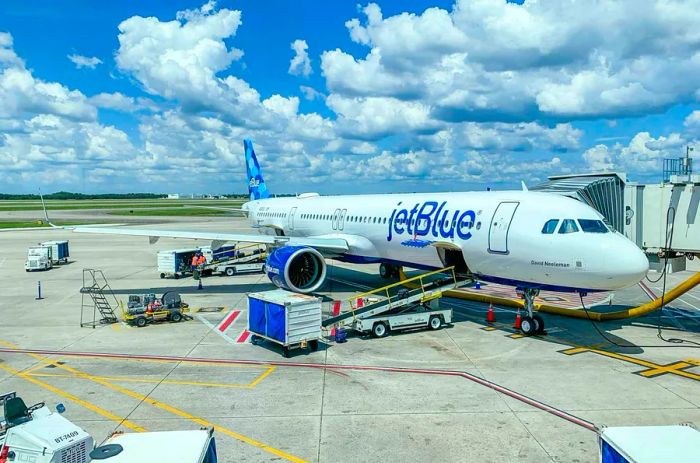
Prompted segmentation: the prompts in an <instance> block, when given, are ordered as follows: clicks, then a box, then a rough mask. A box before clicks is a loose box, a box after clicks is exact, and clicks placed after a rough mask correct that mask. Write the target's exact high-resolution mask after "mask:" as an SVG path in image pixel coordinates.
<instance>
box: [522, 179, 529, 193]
mask: <svg viewBox="0 0 700 463" xmlns="http://www.w3.org/2000/svg"><path fill="white" fill-rule="evenodd" d="M520 185H521V186H522V187H523V191H529V190H528V189H527V185H525V181H524V180H520Z"/></svg>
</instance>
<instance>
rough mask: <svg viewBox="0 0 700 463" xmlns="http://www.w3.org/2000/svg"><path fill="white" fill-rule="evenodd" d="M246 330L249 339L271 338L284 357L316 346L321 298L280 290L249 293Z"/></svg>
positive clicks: (319, 334) (316, 347)
mask: <svg viewBox="0 0 700 463" xmlns="http://www.w3.org/2000/svg"><path fill="white" fill-rule="evenodd" d="M248 331H250V333H251V334H252V336H251V342H252V343H253V344H258V343H260V342H262V341H263V340H267V341H271V342H273V343H275V344H278V345H280V346H281V347H282V351H283V353H284V356H285V357H288V356H289V352H290V350H292V349H299V348H309V349H310V350H312V351H314V350H316V349H318V341H319V340H320V339H321V337H322V332H321V299H319V298H317V297H313V296H309V295H307V294H298V293H293V292H290V291H285V290H283V289H276V290H273V291H265V292H261V293H251V294H249V295H248Z"/></svg>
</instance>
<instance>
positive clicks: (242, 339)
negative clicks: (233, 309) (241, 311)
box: [236, 330, 250, 343]
mask: <svg viewBox="0 0 700 463" xmlns="http://www.w3.org/2000/svg"><path fill="white" fill-rule="evenodd" d="M248 336H250V331H248V330H243V332H242V333H241V335H240V336H238V339H236V342H238V343H244V342H246V341H247V340H248Z"/></svg>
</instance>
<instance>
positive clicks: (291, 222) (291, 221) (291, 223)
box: [287, 207, 297, 230]
mask: <svg viewBox="0 0 700 463" xmlns="http://www.w3.org/2000/svg"><path fill="white" fill-rule="evenodd" d="M296 213H297V208H296V207H293V208H292V209H291V210H290V211H289V221H288V223H287V224H288V225H289V229H290V230H294V215H295V214H296Z"/></svg>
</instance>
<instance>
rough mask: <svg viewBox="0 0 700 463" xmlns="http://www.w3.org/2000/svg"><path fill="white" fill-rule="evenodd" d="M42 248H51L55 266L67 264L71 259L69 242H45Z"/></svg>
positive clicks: (41, 244)
mask: <svg viewBox="0 0 700 463" xmlns="http://www.w3.org/2000/svg"><path fill="white" fill-rule="evenodd" d="M39 245H40V246H44V247H49V248H51V262H52V263H53V264H65V263H67V262H68V258H69V257H70V251H69V248H68V240H60V241H44V242H43V243H40V244H39Z"/></svg>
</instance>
